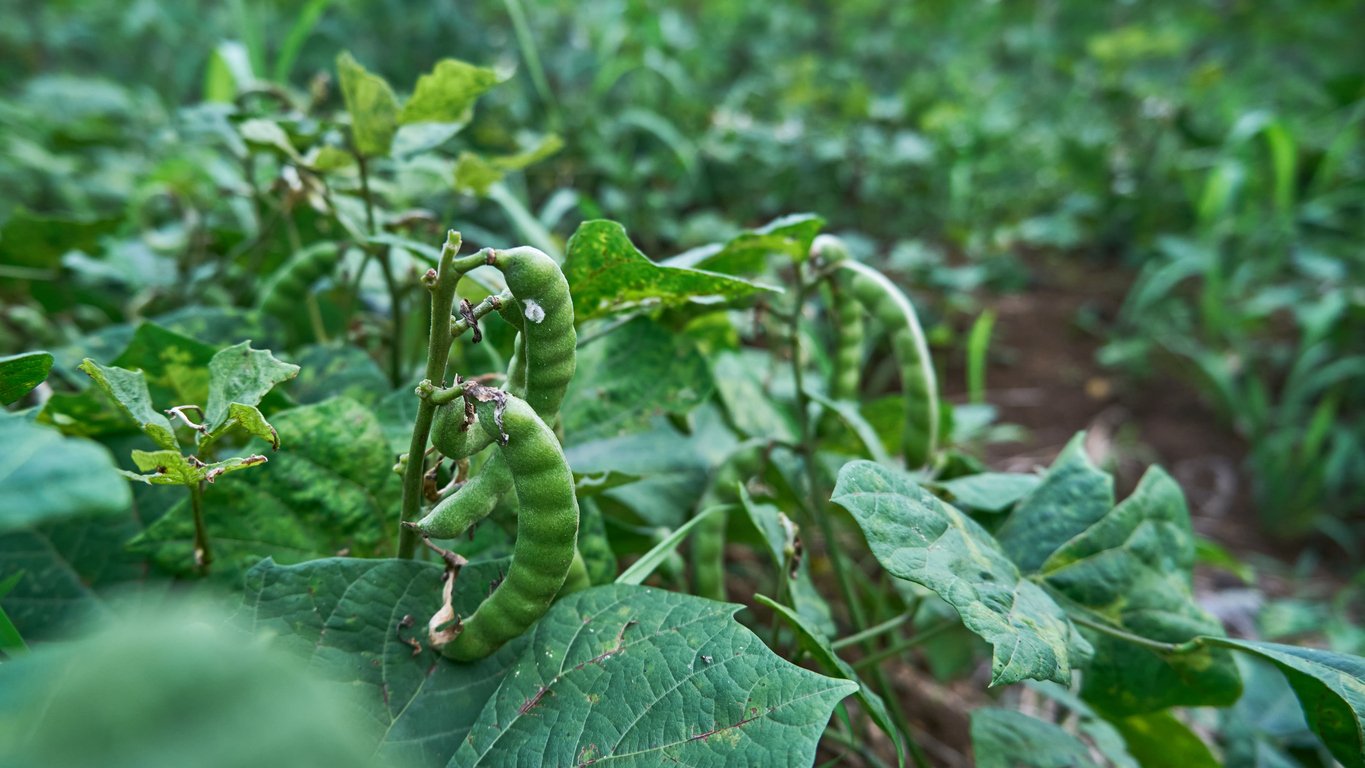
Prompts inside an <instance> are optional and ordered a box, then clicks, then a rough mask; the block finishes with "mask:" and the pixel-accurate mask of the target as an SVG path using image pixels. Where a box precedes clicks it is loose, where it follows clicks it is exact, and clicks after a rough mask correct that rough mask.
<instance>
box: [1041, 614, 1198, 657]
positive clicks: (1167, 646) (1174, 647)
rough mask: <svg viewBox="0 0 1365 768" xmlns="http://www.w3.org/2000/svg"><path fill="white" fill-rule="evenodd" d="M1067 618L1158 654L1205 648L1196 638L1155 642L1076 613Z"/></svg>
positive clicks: (1188, 651) (1191, 651)
mask: <svg viewBox="0 0 1365 768" xmlns="http://www.w3.org/2000/svg"><path fill="white" fill-rule="evenodd" d="M1067 618H1069V619H1071V621H1072V623H1074V624H1079V625H1081V626H1082V627H1086V628H1087V629H1093V630H1095V631H1096V632H1100V633H1103V634H1106V635H1109V636H1110V637H1114V638H1118V639H1119V640H1123V641H1124V642H1128V643H1132V644H1133V645H1140V646H1142V647H1143V648H1147V649H1149V650H1153V651H1156V652H1157V653H1168V654H1181V653H1193V652H1194V651H1197V650H1199V649H1200V648H1203V647H1204V644H1203V642H1201V641H1200V640H1199V638H1197V637H1196V638H1194V639H1193V640H1189V641H1186V642H1183V643H1163V642H1161V641H1160V640H1153V639H1151V638H1148V637H1143V636H1142V635H1135V634H1133V633H1132V632H1128V631H1126V630H1122V629H1119V628H1118V627H1115V626H1113V625H1112V624H1106V623H1104V622H1102V621H1094V620H1092V619H1087V618H1086V617H1084V616H1078V615H1076V614H1074V613H1073V614H1069V615H1068V617H1067Z"/></svg>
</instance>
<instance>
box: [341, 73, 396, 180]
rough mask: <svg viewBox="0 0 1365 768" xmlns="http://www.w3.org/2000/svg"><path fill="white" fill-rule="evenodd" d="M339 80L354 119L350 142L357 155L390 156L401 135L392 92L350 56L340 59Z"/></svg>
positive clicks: (381, 79) (385, 84)
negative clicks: (390, 151) (396, 134)
mask: <svg viewBox="0 0 1365 768" xmlns="http://www.w3.org/2000/svg"><path fill="white" fill-rule="evenodd" d="M337 79H338V80H339V81H340V84H341V96H342V99H344V100H345V102H346V111H347V112H349V113H350V115H351V140H352V142H353V143H354V145H355V150H356V152H359V153H360V154H361V155H364V156H366V157H379V156H383V155H387V154H388V153H389V147H390V146H391V145H392V144H393V135H394V134H395V133H397V132H398V98H397V97H396V96H394V95H393V89H392V88H390V87H389V84H388V83H387V82H385V80H384V78H382V77H380V76H379V75H376V74H373V73H371V72H370V71H369V70H367V69H365V68H364V67H363V66H361V65H360V63H359V62H357V61H356V60H355V58H354V57H352V56H351V54H350V53H342V54H341V55H339V56H337Z"/></svg>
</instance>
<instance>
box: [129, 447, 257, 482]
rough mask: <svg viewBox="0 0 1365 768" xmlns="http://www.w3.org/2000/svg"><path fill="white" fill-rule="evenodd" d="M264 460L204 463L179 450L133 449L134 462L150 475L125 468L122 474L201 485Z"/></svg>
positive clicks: (240, 458) (148, 480) (246, 457)
mask: <svg viewBox="0 0 1365 768" xmlns="http://www.w3.org/2000/svg"><path fill="white" fill-rule="evenodd" d="M265 461H266V459H265V457H264V456H244V457H235V456H234V457H232V458H229V459H224V460H222V461H215V462H213V463H212V464H205V463H203V462H200V461H191V460H190V459H189V458H187V457H185V456H181V455H180V452H179V451H133V463H134V464H136V465H137V468H138V469H139V470H142V471H143V472H148V473H150V474H145V475H139V474H137V473H136V472H124V471H122V470H120V474H122V475H123V476H124V477H127V478H128V479H130V480H137V481H140V482H143V483H146V484H148V485H198V484H199V483H200V482H202V481H204V480H207V481H209V482H210V483H212V482H213V481H215V480H217V479H218V476H219V475H222V474H225V473H227V472H236V471H237V470H239V469H247V468H248V467H254V466H256V465H258V464H264V463H265Z"/></svg>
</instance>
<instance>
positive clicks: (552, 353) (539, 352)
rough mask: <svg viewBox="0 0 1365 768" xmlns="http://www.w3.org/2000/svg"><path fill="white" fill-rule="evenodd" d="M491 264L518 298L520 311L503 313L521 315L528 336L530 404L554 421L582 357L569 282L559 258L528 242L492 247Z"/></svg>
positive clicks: (538, 412) (527, 394)
mask: <svg viewBox="0 0 1365 768" xmlns="http://www.w3.org/2000/svg"><path fill="white" fill-rule="evenodd" d="M488 263H489V264H492V265H493V266H495V267H497V268H498V269H499V270H500V271H501V272H502V274H503V277H504V278H506V280H507V288H508V290H509V291H511V293H512V296H513V298H515V299H516V302H515V304H516V310H510V309H508V308H505V309H504V310H503V316H504V317H506V316H507V315H508V313H509V312H512V311H519V312H520V315H521V317H520V318H519V319H520V320H521V322H520V324H519V325H518V323H517V320H512V322H513V324H514V325H517V327H518V328H520V330H521V333H522V336H524V337H525V340H526V346H525V359H526V363H525V365H526V370H527V376H526V397H525V399H526V402H527V403H529V404H530V405H531V407H532V408H533V409H535V412H536V413H537V414H539V415H540V417H541V418H542V419H544V420H545V421H546V422H547V423H551V422H553V421H554V416H555V414H558V413H559V405H560V403H562V402H564V393H565V392H567V391H568V389H569V382H570V381H571V380H572V379H573V374H574V369H575V368H576V367H577V360H578V354H577V353H578V333H577V331H575V330H574V314H573V299H572V297H571V296H570V295H569V282H568V281H567V280H565V279H564V272H563V271H562V270H561V269H560V268H559V265H558V264H556V263H555V260H554V259H552V258H550V257H549V256H546V255H545V254H544V253H542V252H541V251H538V250H536V249H535V248H531V247H527V246H522V247H520V248H512V249H509V250H505V251H491V252H489V254H488ZM513 373H515V371H514V372H513Z"/></svg>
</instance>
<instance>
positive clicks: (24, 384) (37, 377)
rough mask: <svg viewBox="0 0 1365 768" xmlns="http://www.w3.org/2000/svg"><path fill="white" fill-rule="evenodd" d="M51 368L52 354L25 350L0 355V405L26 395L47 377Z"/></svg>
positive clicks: (7, 403)
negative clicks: (4, 355)
mask: <svg viewBox="0 0 1365 768" xmlns="http://www.w3.org/2000/svg"><path fill="white" fill-rule="evenodd" d="M50 370H52V355H51V354H49V353H47V352H27V353H24V354H22V355H10V356H9V357H0V405H9V404H10V403H13V402H15V401H17V400H18V399H19V398H21V397H23V396H24V395H27V394H28V393H29V392H30V391H31V390H32V389H33V388H34V387H36V386H38V385H39V384H42V383H43V381H44V380H45V379H47V372H48V371H50Z"/></svg>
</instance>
